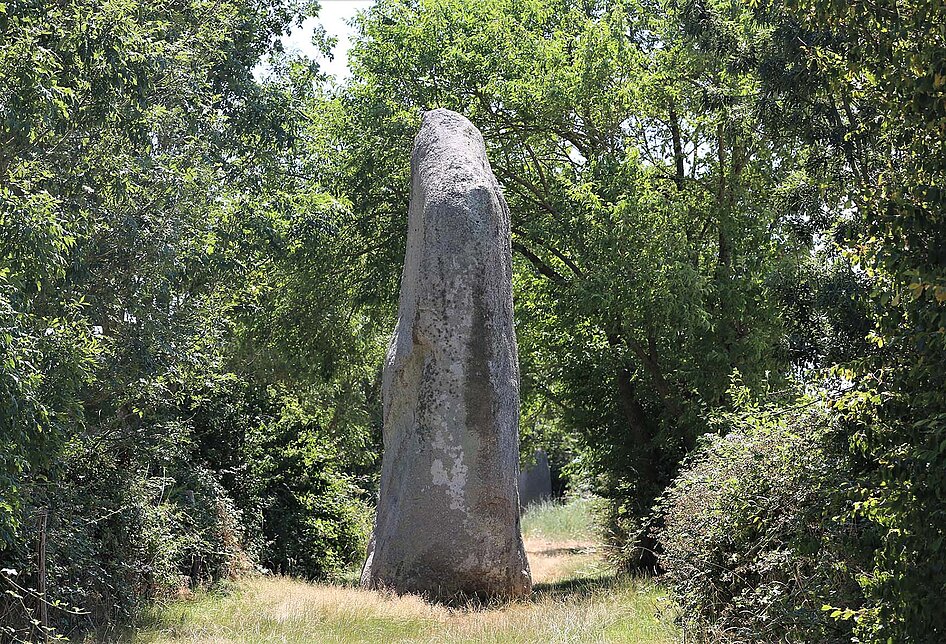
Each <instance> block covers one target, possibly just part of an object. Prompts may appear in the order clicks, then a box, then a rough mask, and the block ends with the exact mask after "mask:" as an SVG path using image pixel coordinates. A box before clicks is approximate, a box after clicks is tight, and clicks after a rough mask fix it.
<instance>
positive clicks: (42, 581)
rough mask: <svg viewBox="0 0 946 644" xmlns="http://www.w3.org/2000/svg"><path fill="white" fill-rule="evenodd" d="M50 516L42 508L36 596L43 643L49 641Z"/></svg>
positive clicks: (37, 519) (38, 542)
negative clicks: (48, 548)
mask: <svg viewBox="0 0 946 644" xmlns="http://www.w3.org/2000/svg"><path fill="white" fill-rule="evenodd" d="M48 515H49V510H48V509H47V508H40V510H39V511H38V513H37V517H36V523H37V527H38V530H37V534H38V538H37V540H36V594H37V597H38V598H39V606H37V608H38V609H39V611H38V612H39V624H40V628H41V629H42V630H43V634H42V638H43V639H42V641H44V642H48V641H49V614H48V612H47V610H46V607H47V603H46V519H47V517H48Z"/></svg>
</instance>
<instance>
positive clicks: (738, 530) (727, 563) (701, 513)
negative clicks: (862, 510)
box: [658, 401, 868, 642]
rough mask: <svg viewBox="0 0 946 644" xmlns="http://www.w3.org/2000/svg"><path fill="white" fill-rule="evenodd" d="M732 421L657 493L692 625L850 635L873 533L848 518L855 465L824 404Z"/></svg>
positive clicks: (726, 633) (835, 637) (818, 638)
mask: <svg viewBox="0 0 946 644" xmlns="http://www.w3.org/2000/svg"><path fill="white" fill-rule="evenodd" d="M731 422H732V423H733V424H734V425H735V426H734V427H733V428H732V431H730V432H729V433H728V434H727V435H725V436H718V435H708V436H707V437H706V438H705V440H704V442H703V444H702V446H701V447H700V448H699V449H698V450H697V451H696V452H695V453H694V454H693V455H692V456H691V457H690V458H688V459H687V461H686V463H685V465H684V467H683V469H682V471H681V472H680V474H679V476H678V477H677V478H676V480H675V481H674V482H673V484H672V485H671V486H670V488H669V489H668V490H667V491H666V492H665V494H664V495H663V497H662V499H661V500H660V503H659V505H658V510H659V512H660V513H661V514H662V518H663V524H664V525H663V527H662V529H661V530H660V531H659V534H658V541H659V544H660V546H661V547H662V554H661V557H660V562H661V564H662V566H663V567H664V569H665V570H666V574H665V575H664V577H663V578H664V579H665V580H666V582H667V584H668V585H669V586H670V588H671V590H672V591H673V593H674V595H675V596H676V599H677V601H678V602H679V604H680V607H681V614H682V616H683V620H684V622H685V626H686V628H687V630H688V631H690V632H692V633H694V634H695V635H697V636H698V637H702V638H706V639H708V640H712V641H721V642H761V641H764V642H781V641H787V642H850V641H851V636H852V627H853V622H852V621H851V620H850V619H844V617H845V615H846V614H845V610H846V609H856V608H857V607H859V606H860V604H861V601H862V598H861V591H860V588H859V586H858V583H857V579H856V575H857V573H858V572H859V571H861V570H862V569H863V565H864V562H865V561H866V559H865V558H864V557H863V556H859V555H858V553H860V552H862V549H863V548H864V543H865V538H866V537H867V536H868V535H864V534H862V533H861V531H860V528H859V527H858V525H857V524H856V523H854V522H853V521H852V520H850V519H849V518H848V517H849V516H850V511H851V507H850V505H849V503H848V502H846V501H845V500H844V497H843V494H844V492H845V491H846V490H848V488H849V487H850V486H851V484H852V472H851V468H850V465H849V464H848V463H847V462H846V460H845V457H844V456H843V453H842V452H840V451H838V450H837V449H836V448H835V447H834V446H832V445H831V438H830V432H829V419H828V416H827V415H826V412H825V410H824V409H823V408H822V407H821V406H819V405H818V404H816V403H815V401H801V402H799V404H798V405H796V406H793V407H788V408H783V409H774V410H771V411H769V412H759V411H757V412H756V413H755V414H754V415H752V416H748V417H745V418H742V419H739V420H735V421H731ZM828 605H829V606H831V607H832V608H831V609H830V610H829V609H826V608H825V606H828ZM847 616H848V617H849V616H850V615H849V614H847Z"/></svg>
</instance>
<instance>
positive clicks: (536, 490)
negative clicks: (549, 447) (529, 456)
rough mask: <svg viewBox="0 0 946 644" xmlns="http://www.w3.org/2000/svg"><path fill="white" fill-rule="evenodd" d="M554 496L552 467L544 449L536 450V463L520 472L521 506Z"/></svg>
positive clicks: (524, 506)
mask: <svg viewBox="0 0 946 644" xmlns="http://www.w3.org/2000/svg"><path fill="white" fill-rule="evenodd" d="M551 498H552V469H551V468H550V467H549V457H548V454H546V453H545V450H544V449H537V450H535V463H534V464H533V465H532V467H529V468H526V469H524V470H522V471H521V472H519V507H520V508H521V509H525V508H526V507H528V506H530V505H532V504H533V503H541V502H542V501H545V500H547V499H551Z"/></svg>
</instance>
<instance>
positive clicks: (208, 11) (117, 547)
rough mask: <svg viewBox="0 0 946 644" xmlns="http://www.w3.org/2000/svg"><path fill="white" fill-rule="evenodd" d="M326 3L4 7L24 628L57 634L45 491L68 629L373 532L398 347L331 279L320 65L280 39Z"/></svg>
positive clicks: (6, 413) (1, 216)
mask: <svg viewBox="0 0 946 644" xmlns="http://www.w3.org/2000/svg"><path fill="white" fill-rule="evenodd" d="M310 4H311V3H304V2H296V1H294V0H286V1H282V0H272V1H271V2H245V1H243V0H232V1H224V2H203V1H202V0H194V1H193V2H185V3H171V4H167V3H164V4H162V3H151V2H138V1H136V0H110V1H109V2H89V1H78V2H73V3H65V4H63V3H51V2H45V1H42V0H26V1H16V2H7V3H4V4H0V42H2V43H3V47H2V48H0V50H2V51H0V96H2V100H0V110H2V119H0V347H2V355H0V395H2V398H0V400H2V403H0V404H2V405H3V409H2V410H0V411H2V415H0V567H2V568H4V569H5V572H4V573H3V574H2V579H0V583H2V584H4V591H5V590H7V589H9V588H11V584H13V583H16V584H18V585H19V587H20V588H21V591H17V594H18V595H22V596H21V597H18V596H14V595H10V594H4V595H3V599H2V600H0V615H2V619H0V627H2V629H3V630H2V631H0V633H2V634H0V638H3V639H9V638H15V637H19V638H25V639H31V638H34V637H38V631H37V630H36V628H37V627H38V626H39V624H38V622H36V621H33V620H34V618H35V617H36V616H37V615H38V613H37V606H38V605H39V603H40V602H41V601H42V600H41V599H40V598H37V597H36V596H35V588H36V587H37V585H38V584H37V579H36V576H37V570H36V558H35V555H34V549H35V548H36V543H37V539H38V538H39V536H38V533H37V530H36V525H37V523H36V517H37V515H38V514H40V513H42V512H48V516H49V522H48V530H47V534H46V537H47V553H48V562H47V570H46V588H47V597H46V600H47V601H49V602H52V604H53V605H51V606H50V607H49V615H50V620H51V624H52V625H53V626H55V627H57V628H58V629H59V630H60V632H65V633H70V632H72V631H73V630H75V629H78V630H88V629H94V628H97V627H105V628H106V629H107V628H108V624H109V623H110V622H111V621H112V620H113V619H114V618H115V617H121V616H127V615H129V614H130V613H132V612H133V611H135V610H136V609H137V608H138V607H139V606H140V604H141V602H142V601H143V600H145V599H147V598H148V597H152V596H155V595H162V594H167V593H173V592H176V591H177V590H179V589H180V587H181V586H182V585H187V584H190V585H199V584H205V583H213V582H214V581H217V580H219V579H222V578H225V577H227V576H228V575H230V574H232V573H233V572H234V571H235V570H239V569H244V568H246V567H247V566H249V565H252V564H253V563H255V562H260V561H262V562H267V561H269V560H270V558H272V560H274V561H278V560H280V559H287V558H288V559H293V558H294V559H299V558H300V557H306V558H307V561H308V563H307V564H306V566H304V567H303V570H304V571H305V572H306V574H310V575H313V576H315V575H330V574H333V573H334V572H335V571H336V570H337V569H338V568H339V567H341V566H343V565H347V564H348V563H349V562H350V560H351V559H352V558H353V557H354V556H355V553H356V551H357V550H358V549H359V548H360V544H361V540H362V535H363V532H364V519H363V513H364V508H363V503H364V502H363V496H365V495H366V494H367V492H365V489H366V488H370V487H371V483H372V478H371V472H372V464H373V456H374V454H376V450H377V439H376V438H375V437H376V430H377V427H376V425H375V423H374V416H373V408H372V407H371V405H370V404H369V403H367V402H366V400H371V398H370V396H371V391H372V389H371V386H372V384H373V383H374V381H375V379H376V378H375V369H374V364H375V361H376V360H377V357H378V350H377V349H376V345H377V343H376V341H375V336H374V335H373V329H372V327H371V325H370V323H371V320H368V319H365V318H362V317H360V316H358V315H354V312H353V307H354V305H353V302H354V301H355V299H354V297H352V296H351V294H350V293H349V290H348V285H347V284H346V283H345V282H343V281H342V280H341V279H333V278H332V277H330V276H329V275H328V271H326V275H324V276H322V278H321V279H318V278H316V277H315V276H316V275H318V274H319V272H320V268H325V262H328V261H331V258H332V257H331V254H330V253H326V252H325V250H324V248H325V246H326V240H327V239H331V238H332V235H333V233H332V229H333V228H335V229H337V228H338V227H340V226H342V225H343V219H344V217H345V216H347V214H348V211H347V210H346V209H345V208H344V207H343V206H341V205H340V204H339V202H337V201H336V200H334V199H332V198H330V197H328V196H327V195H326V194H325V193H324V191H323V190H322V189H320V188H319V186H320V183H319V181H318V179H319V178H320V175H319V169H318V168H317V167H315V165H316V164H315V163H308V162H306V161H304V160H305V159H307V158H308V157H309V155H310V153H311V152H312V151H313V147H314V146H315V144H314V143H312V139H313V136H312V134H311V133H312V132H318V131H319V128H320V127H321V125H320V123H321V121H318V120H317V119H318V117H319V116H320V115H319V112H318V109H319V106H320V105H323V104H324V105H328V103H327V102H326V101H324V100H322V99H320V98H319V97H318V96H316V94H315V89H314V87H315V85H314V83H316V82H317V81H318V80H319V78H320V76H319V74H318V70H317V69H316V68H315V67H314V65H313V64H312V63H310V62H309V61H306V60H302V59H296V58H293V57H290V56H287V55H285V54H283V53H282V52H281V51H280V46H279V44H278V42H279V41H278V38H277V37H278V36H279V35H280V34H282V33H284V32H285V31H286V30H287V29H288V27H289V26H290V24H292V23H294V22H298V21H301V19H302V18H303V17H304V16H305V15H307V14H309V13H311V11H312V10H314V8H315V6H314V5H312V6H310ZM264 56H265V57H266V58H267V60H268V61H269V65H268V71H265V72H260V73H261V75H262V76H263V78H262V79H261V80H257V79H256V77H255V76H254V69H255V68H256V66H257V64H258V63H259V62H260V61H261V58H262V57H264ZM326 111H328V109H326ZM287 177H293V179H292V180H291V181H290V180H287ZM300 258H301V259H300ZM309 260H311V262H310V263H308V264H307V263H306V262H307V261H309ZM300 267H304V268H305V271H304V272H301V271H299V269H300ZM295 275H298V276H299V277H300V278H301V277H305V278H306V279H305V281H303V280H302V279H299V278H297V279H292V277H293V276H295ZM309 283H313V284H315V285H316V287H314V288H308V284H309ZM254 307H255V308H254ZM290 307H295V311H297V312H302V311H305V312H309V311H311V312H319V311H327V312H329V314H328V315H321V314H313V315H306V316H301V315H300V316H293V315H292V311H291V310H290ZM332 327H335V329H336V332H335V333H329V332H328V330H330V329H332ZM342 329H345V331H343V330H342ZM263 331H266V332H271V333H272V337H271V338H267V337H266V336H265V335H264V333H263ZM275 346H278V348H279V351H272V353H271V354H270V353H269V352H268V351H267V349H270V348H272V347H275ZM262 356H266V359H265V360H264V359H262ZM339 363H341V364H342V365H343V366H342V367H339V366H338V364H339ZM299 365H316V367H315V368H306V369H301V368H299ZM287 390H295V391H298V392H299V393H300V395H302V394H303V393H305V394H307V395H310V396H311V399H310V402H309V406H308V408H306V409H305V410H303V411H300V410H299V403H298V399H294V398H292V397H290V396H287V395H286V394H285V391H287ZM277 428H278V429H280V431H275V429H277ZM270 430H274V433H273V436H270V434H269V432H270ZM339 436H344V440H338V437H339ZM277 438H278V440H277ZM280 440H282V441H284V442H279V441H280ZM263 449H271V450H272V451H273V452H275V453H276V454H277V455H281V456H282V457H283V458H284V459H285V464H278V465H277V466H273V467H270V468H269V469H267V467H266V466H265V465H264V464H263V463H262V460H261V461H260V463H253V462H248V461H247V459H248V458H250V457H255V456H257V455H258V454H259V452H260V451H262V450H263ZM346 449H353V450H354V449H360V450H362V451H363V454H359V455H358V456H351V457H347V458H341V459H336V460H331V459H333V458H334V456H333V455H337V454H340V453H343V450H346ZM330 461H331V462H330ZM283 465H285V467H283ZM280 468H282V469H280ZM287 483H291V484H292V486H291V488H290V489H289V490H288V491H285V486H286V484H287ZM277 492H278V494H277ZM277 495H281V496H280V500H279V502H280V503H281V504H282V505H281V506H280V507H281V509H282V511H281V513H280V514H279V516H278V517H276V518H274V517H273V516H272V515H270V516H266V515H265V514H264V512H263V509H264V507H266V504H268V503H270V502H271V501H273V499H274V498H275V497H276V496H277ZM292 512H298V513H300V515H299V516H293V515H292V514H291V513H292ZM276 519H278V520H276ZM281 522H289V523H288V525H290V526H304V527H305V529H300V531H299V532H298V533H291V534H288V535H287V534H284V533H283V532H282V530H283V529H284V528H286V525H284V524H283V523H281ZM293 522H295V523H293ZM316 560H318V564H317V565H316V563H314V562H315V561H316ZM70 607H71V608H70ZM84 613H88V615H87V616H85V615H84ZM103 636H104V634H103Z"/></svg>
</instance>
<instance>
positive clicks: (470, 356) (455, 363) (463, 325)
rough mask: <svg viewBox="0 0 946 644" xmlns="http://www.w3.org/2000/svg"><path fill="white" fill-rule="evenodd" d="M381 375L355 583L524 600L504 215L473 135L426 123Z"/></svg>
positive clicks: (429, 119)
mask: <svg viewBox="0 0 946 644" xmlns="http://www.w3.org/2000/svg"><path fill="white" fill-rule="evenodd" d="M411 174H412V178H411V201H410V211H409V216H408V238H407V253H406V256H405V259H404V273H403V276H402V279H401V296H400V307H399V310H398V322H397V326H396V328H395V331H394V337H393V338H392V340H391V346H390V348H389V350H388V355H387V359H386V363H385V367H384V378H383V396H384V420H383V422H384V457H383V464H382V472H381V496H380V501H379V504H378V514H377V518H376V521H375V528H374V534H373V536H372V539H371V544H370V545H369V548H368V558H367V561H366V562H365V567H364V570H363V572H362V584H363V585H365V586H367V587H372V588H390V589H393V590H396V591H398V592H414V593H422V594H425V595H427V596H428V597H430V598H432V599H436V600H449V599H450V598H453V597H456V596H458V595H467V594H476V595H482V596H491V597H497V596H498V597H518V596H522V595H525V594H528V593H529V592H530V590H531V579H530V576H529V564H528V561H527V559H526V556H525V552H524V549H523V546H522V536H521V533H520V529H519V503H518V493H517V489H516V478H517V473H518V461H519V434H518V432H519V365H518V355H517V348H516V335H515V329H514V328H513V307H512V284H511V280H512V257H511V248H510V233H509V208H508V206H507V205H506V201H505V199H504V198H503V196H502V192H501V191H500V188H499V184H498V183H497V181H496V178H495V176H494V175H493V172H492V170H491V169H490V166H489V162H488V160H487V158H486V148H485V146H484V144H483V138H482V136H481V135H480V133H479V131H478V130H477V129H476V128H475V127H474V126H473V125H472V124H471V123H470V122H469V121H468V120H467V119H465V118H464V117H462V116H460V115H459V114H456V113H455V112H451V111H449V110H443V109H438V110H433V111H430V112H427V113H426V114H424V117H423V122H422V123H421V128H420V132H419V133H418V134H417V138H416V139H415V141H414V152H413V157H412V159H411Z"/></svg>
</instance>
